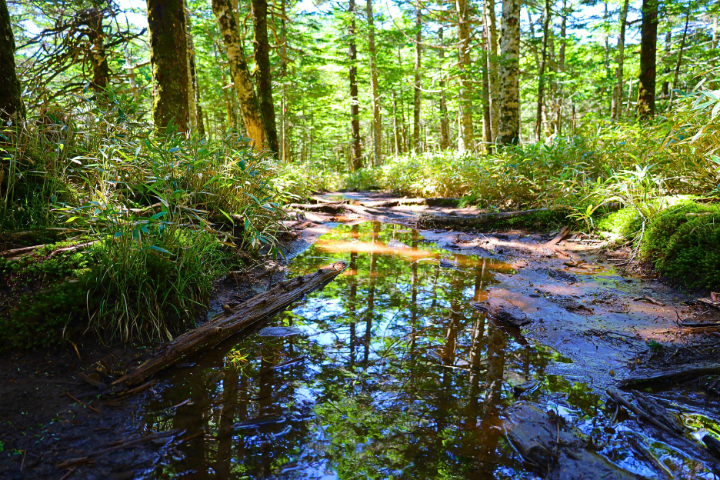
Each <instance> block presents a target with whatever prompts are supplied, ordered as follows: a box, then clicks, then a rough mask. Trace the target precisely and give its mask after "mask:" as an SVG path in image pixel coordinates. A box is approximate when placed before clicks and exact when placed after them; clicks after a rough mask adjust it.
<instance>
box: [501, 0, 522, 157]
mask: <svg viewBox="0 0 720 480" xmlns="http://www.w3.org/2000/svg"><path fill="white" fill-rule="evenodd" d="M497 142H498V143H500V144H502V145H511V144H517V143H520V0H503V21H502V29H501V32H500V126H499V127H498V134H497Z"/></svg>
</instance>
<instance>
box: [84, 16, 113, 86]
mask: <svg viewBox="0 0 720 480" xmlns="http://www.w3.org/2000/svg"><path fill="white" fill-rule="evenodd" d="M103 16H104V15H103V12H102V11H101V10H98V8H97V5H94V6H93V7H92V9H90V13H89V19H88V20H89V21H88V23H89V26H90V31H89V37H90V42H91V43H92V51H91V52H90V63H91V64H92V70H93V82H92V87H93V89H94V90H96V91H100V90H104V89H105V88H107V84H108V82H109V79H110V67H109V66H108V61H107V53H106V51H105V43H104V40H105V35H104V34H103V24H102V22H103Z"/></svg>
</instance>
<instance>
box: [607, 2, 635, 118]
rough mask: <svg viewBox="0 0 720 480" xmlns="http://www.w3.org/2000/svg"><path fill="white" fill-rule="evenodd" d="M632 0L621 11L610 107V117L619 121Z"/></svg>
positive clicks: (625, 3) (624, 4) (624, 3)
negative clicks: (614, 78) (626, 35)
mask: <svg viewBox="0 0 720 480" xmlns="http://www.w3.org/2000/svg"><path fill="white" fill-rule="evenodd" d="M629 6H630V0H625V1H624V2H623V6H622V10H621V11H620V34H619V35H618V47H617V48H618V53H617V64H618V65H617V70H616V78H617V82H616V83H615V88H613V102H612V106H611V108H610V118H611V119H612V120H614V121H617V120H619V119H620V117H622V94H623V63H624V62H625V27H626V24H627V14H628V8H629Z"/></svg>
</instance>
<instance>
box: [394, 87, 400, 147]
mask: <svg viewBox="0 0 720 480" xmlns="http://www.w3.org/2000/svg"><path fill="white" fill-rule="evenodd" d="M393 136H394V140H395V160H397V158H398V156H399V155H400V153H401V149H402V144H401V142H402V138H401V136H400V125H398V106H397V95H396V94H395V90H393Z"/></svg>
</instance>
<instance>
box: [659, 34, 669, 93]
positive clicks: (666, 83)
mask: <svg viewBox="0 0 720 480" xmlns="http://www.w3.org/2000/svg"><path fill="white" fill-rule="evenodd" d="M671 48H672V25H671V26H670V27H669V28H668V31H667V32H665V58H670V49H671ZM668 73H670V68H669V67H665V69H664V70H663V75H667V74H668ZM660 96H661V97H662V98H668V97H669V96H670V82H669V81H668V80H667V77H666V78H665V81H663V84H662V89H661V90H660Z"/></svg>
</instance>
